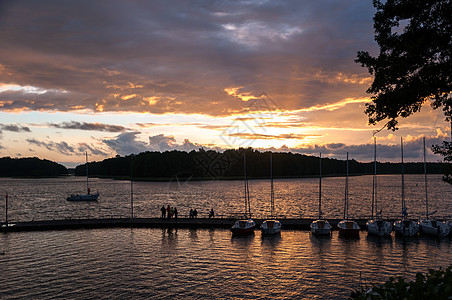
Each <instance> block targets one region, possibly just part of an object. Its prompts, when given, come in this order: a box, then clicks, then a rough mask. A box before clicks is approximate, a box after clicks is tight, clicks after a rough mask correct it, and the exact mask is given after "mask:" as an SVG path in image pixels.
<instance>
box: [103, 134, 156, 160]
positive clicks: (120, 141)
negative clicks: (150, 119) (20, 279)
mask: <svg viewBox="0 0 452 300" xmlns="http://www.w3.org/2000/svg"><path fill="white" fill-rule="evenodd" d="M138 134H140V132H124V133H121V134H120V135H118V136H117V137H116V138H114V139H104V140H103V142H104V143H105V144H106V145H107V146H108V147H110V148H111V149H113V150H114V151H115V152H116V153H118V154H119V155H129V154H132V153H133V154H138V153H140V152H145V151H149V149H150V148H149V144H146V143H145V142H142V141H138V140H137V135H138Z"/></svg>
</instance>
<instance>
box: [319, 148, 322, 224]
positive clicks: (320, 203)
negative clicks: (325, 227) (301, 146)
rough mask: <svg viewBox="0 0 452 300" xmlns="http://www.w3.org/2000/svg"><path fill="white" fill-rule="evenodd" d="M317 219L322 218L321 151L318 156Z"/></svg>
mask: <svg viewBox="0 0 452 300" xmlns="http://www.w3.org/2000/svg"><path fill="white" fill-rule="evenodd" d="M319 219H322V153H321V152H320V157H319Z"/></svg>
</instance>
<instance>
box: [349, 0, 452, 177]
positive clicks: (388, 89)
mask: <svg viewBox="0 0 452 300" xmlns="http://www.w3.org/2000/svg"><path fill="white" fill-rule="evenodd" d="M373 3H374V7H375V8H376V9H377V12H376V13H375V16H374V28H375V41H376V42H377V43H378V45H379V47H380V53H379V55H378V56H377V57H373V56H371V55H370V54H369V52H366V51H359V52H358V59H356V62H358V63H361V64H362V66H363V67H367V69H368V70H369V73H370V74H372V75H374V81H373V83H372V85H371V86H370V87H369V89H368V90H367V93H369V94H371V95H373V96H372V103H369V104H366V111H365V112H366V114H367V115H368V117H369V123H370V124H373V125H376V124H377V123H378V122H380V121H383V120H388V121H387V123H386V124H385V127H387V128H388V129H391V130H396V129H397V124H398V121H397V118H399V117H402V118H406V117H408V116H410V115H412V114H413V113H415V112H417V111H419V110H420V109H421V106H422V104H423V103H424V102H426V101H427V100H429V99H430V100H433V101H432V103H431V105H432V107H433V108H435V109H436V108H439V107H442V109H443V111H444V113H445V116H446V121H448V122H451V123H452V94H451V93H452V72H451V70H452V45H451V36H452V1H450V0H425V1H412V0H387V1H379V0H374V2H373ZM383 128H384V127H383ZM451 134H452V128H451ZM451 147H452V143H448V144H446V143H444V144H443V145H442V146H434V147H433V148H432V149H433V151H434V152H435V153H438V154H441V155H443V156H444V160H445V161H452V156H451V152H452V148H451ZM451 172H452V168H451V166H449V167H448V168H447V169H446V170H445V175H444V180H445V181H447V182H449V183H452V179H451V176H452V173H451Z"/></svg>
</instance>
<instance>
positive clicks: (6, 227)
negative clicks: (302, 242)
mask: <svg viewBox="0 0 452 300" xmlns="http://www.w3.org/2000/svg"><path fill="white" fill-rule="evenodd" d="M236 220H237V219H235V218H178V219H175V218H173V219H162V218H105V219H63V220H46V221H29V222H9V223H8V224H6V223H4V222H3V223H0V224H1V225H0V232H15V231H44V230H67V229H95V228H114V227H116V228H140V227H141V228H188V229H197V228H207V229H209V228H211V229H214V228H230V227H231V226H232V225H233V224H234V222H235V221H236ZM253 220H254V221H255V223H256V228H259V226H260V225H261V223H262V222H263V221H264V219H253ZM313 220H314V219H308V218H304V219H303V218H298V219H279V221H280V222H281V223H282V225H283V229H294V230H309V228H310V227H309V225H310V224H311V222H312V221H313ZM340 220H341V219H329V220H328V221H329V222H330V224H331V225H332V226H333V229H336V226H337V223H339V222H340ZM355 221H356V222H357V223H358V225H359V226H361V229H362V230H364V229H365V224H366V221H367V219H355Z"/></svg>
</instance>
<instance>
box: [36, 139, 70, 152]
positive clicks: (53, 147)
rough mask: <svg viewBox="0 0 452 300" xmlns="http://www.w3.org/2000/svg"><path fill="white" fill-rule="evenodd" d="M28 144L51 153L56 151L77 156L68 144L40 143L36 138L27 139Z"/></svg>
mask: <svg viewBox="0 0 452 300" xmlns="http://www.w3.org/2000/svg"><path fill="white" fill-rule="evenodd" d="M27 142H28V143H29V144H31V145H35V146H38V147H43V148H46V149H47V150H49V151H55V152H58V153H61V154H64V155H71V154H75V151H74V148H73V147H72V146H69V145H68V143H66V142H60V143H55V142H52V141H49V142H45V141H39V140H37V139H35V138H31V139H27Z"/></svg>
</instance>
